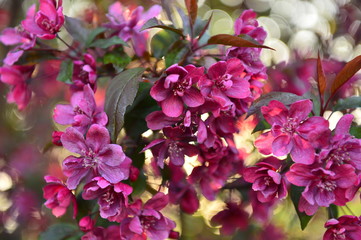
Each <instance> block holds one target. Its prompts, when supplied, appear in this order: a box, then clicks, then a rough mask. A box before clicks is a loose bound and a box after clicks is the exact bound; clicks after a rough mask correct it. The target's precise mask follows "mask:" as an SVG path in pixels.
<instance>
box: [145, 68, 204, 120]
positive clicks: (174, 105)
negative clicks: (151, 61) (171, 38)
mask: <svg viewBox="0 0 361 240" xmlns="http://www.w3.org/2000/svg"><path fill="white" fill-rule="evenodd" d="M203 71H204V68H203V67H200V68H197V67H195V66H193V65H187V66H185V67H181V66H178V65H176V64H175V65H172V66H170V67H169V68H168V69H167V70H166V71H165V72H166V75H167V76H166V77H163V78H161V79H159V80H158V81H157V82H155V84H154V86H153V87H152V88H151V89H150V95H151V96H152V98H154V99H155V100H156V101H157V102H159V103H160V106H161V107H162V111H163V113H164V114H165V115H167V116H168V117H179V116H180V115H181V114H182V113H183V110H184V104H186V105H187V106H188V107H198V106H200V105H202V104H203V103H204V101H205V100H204V97H203V96H202V94H201V93H200V91H199V90H198V89H197V88H196V87H194V86H193V85H194V84H196V83H197V82H198V80H199V79H200V78H201V77H202V76H203Z"/></svg>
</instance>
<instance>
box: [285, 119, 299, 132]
mask: <svg viewBox="0 0 361 240" xmlns="http://www.w3.org/2000/svg"><path fill="white" fill-rule="evenodd" d="M298 126H299V121H298V119H297V118H287V121H286V122H285V123H284V124H283V125H282V132H286V133H289V134H293V133H295V132H296V129H297V127H298Z"/></svg>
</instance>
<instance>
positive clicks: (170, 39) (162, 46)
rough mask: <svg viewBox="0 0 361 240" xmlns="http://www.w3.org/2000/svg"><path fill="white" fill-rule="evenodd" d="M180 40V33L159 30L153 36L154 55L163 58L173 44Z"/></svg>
mask: <svg viewBox="0 0 361 240" xmlns="http://www.w3.org/2000/svg"><path fill="white" fill-rule="evenodd" d="M178 40H179V35H178V34H176V33H174V32H172V31H168V30H162V31H160V32H158V33H157V34H156V35H154V37H153V38H152V40H151V42H150V47H151V50H152V53H153V55H154V57H156V58H162V57H164V56H166V55H167V54H168V52H169V50H171V49H172V47H173V44H174V43H175V42H176V41H178Z"/></svg>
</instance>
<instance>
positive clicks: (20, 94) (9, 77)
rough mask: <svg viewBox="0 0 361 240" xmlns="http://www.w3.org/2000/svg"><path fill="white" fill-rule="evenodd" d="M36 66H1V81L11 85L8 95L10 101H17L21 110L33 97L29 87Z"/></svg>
mask: <svg viewBox="0 0 361 240" xmlns="http://www.w3.org/2000/svg"><path fill="white" fill-rule="evenodd" d="M34 69H35V66H17V65H13V66H4V67H0V81H1V82H3V83H5V84H7V85H10V86H11V90H10V92H9V93H8V95H7V101H8V102H9V103H16V104H17V105H18V108H19V110H23V109H24V108H25V107H26V106H27V105H28V103H29V102H30V99H31V90H30V89H29V88H28V83H29V82H30V80H31V79H30V78H31V75H32V73H33V71H34Z"/></svg>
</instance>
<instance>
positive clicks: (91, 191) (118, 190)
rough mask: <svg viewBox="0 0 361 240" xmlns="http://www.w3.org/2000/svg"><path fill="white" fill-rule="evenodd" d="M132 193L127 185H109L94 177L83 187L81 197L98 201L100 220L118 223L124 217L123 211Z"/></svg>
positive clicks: (100, 178)
mask: <svg viewBox="0 0 361 240" xmlns="http://www.w3.org/2000/svg"><path fill="white" fill-rule="evenodd" d="M132 191H133V189H132V187H130V186H128V185H127V184H124V183H121V182H118V183H116V184H111V183H110V182H109V181H107V180H105V179H104V178H102V177H95V178H93V179H92V181H91V182H89V183H87V184H86V185H85V186H84V191H83V194H82V196H83V198H84V199H85V200H92V199H98V204H99V211H100V216H101V217H102V218H105V219H108V220H109V221H117V222H120V221H121V220H122V219H123V218H124V217H125V216H126V212H125V211H124V210H125V208H126V207H127V205H128V196H129V195H130V194H131V193H132Z"/></svg>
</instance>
